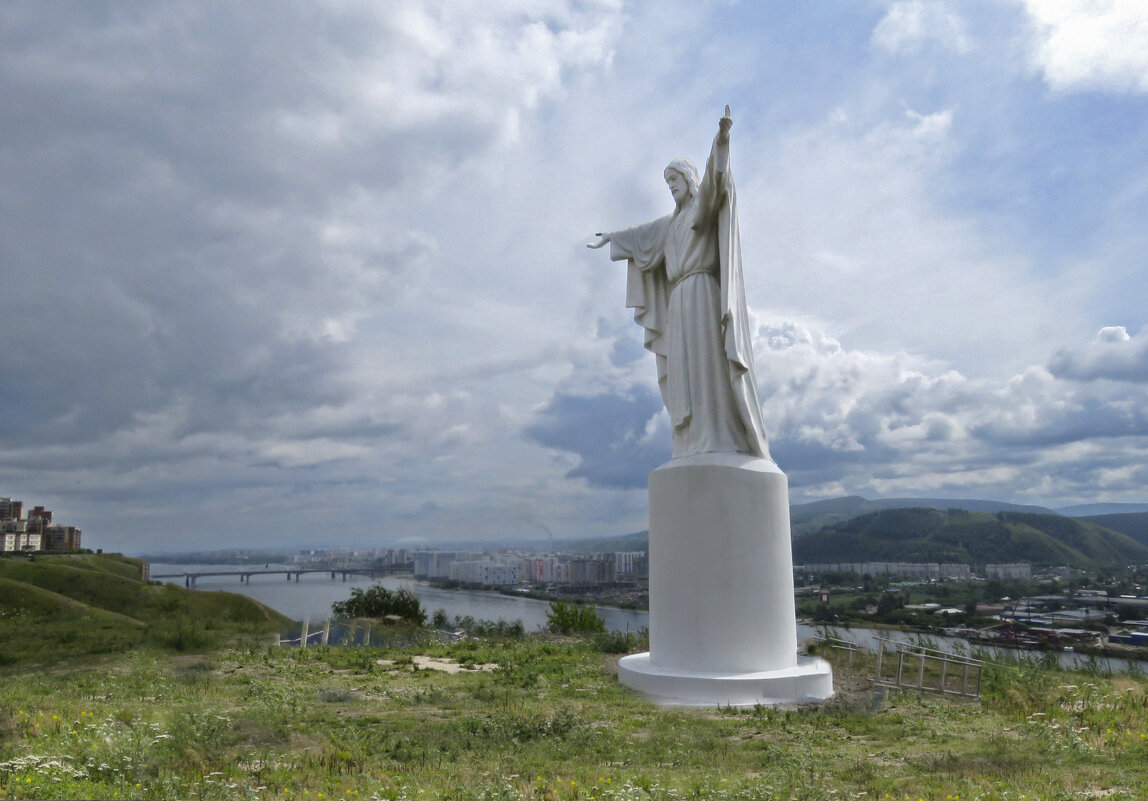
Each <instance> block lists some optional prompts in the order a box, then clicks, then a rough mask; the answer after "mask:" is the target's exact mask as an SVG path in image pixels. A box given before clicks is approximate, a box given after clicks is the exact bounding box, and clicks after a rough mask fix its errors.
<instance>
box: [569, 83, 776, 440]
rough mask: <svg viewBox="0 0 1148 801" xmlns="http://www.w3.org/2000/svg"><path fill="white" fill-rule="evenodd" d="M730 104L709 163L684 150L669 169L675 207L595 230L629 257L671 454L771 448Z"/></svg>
mask: <svg viewBox="0 0 1148 801" xmlns="http://www.w3.org/2000/svg"><path fill="white" fill-rule="evenodd" d="M732 125H733V119H732V117H731V116H730V109H729V106H726V107H725V116H723V117H722V118H721V121H720V122H719V123H718V132H717V135H716V136H715V137H714V142H713V147H712V149H711V150H710V157H709V159H708V160H707V161H706V171H705V174H704V175H703V176H701V178H700V179H699V177H698V169H697V167H695V166H694V163H693V162H692V161H690V160H689V159H687V158H677V159H674V160H673V161H671V162H670V163H669V165H668V166H667V167H666V170H665V179H666V184H667V185H668V186H669V188H670V194H671V195H673V198H674V204H675V209H674V211H673V213H672V214H668V215H666V216H665V217H662V218H660V219H657V220H654V221H653V222H649V223H645V224H643V225H636V226H634V227H633V228H626V229H624V230H621V231H613V232H610V233H606V234H597V236H598V237H599V239H598V241H597V242H592V243H590V244H589V245H587V247H589V248H600V247H602V246H603V245H605V244H607V243H609V244H610V258H611V259H613V260H614V261H621V260H622V259H625V260H626V261H627V262H628V269H627V279H626V306H627V308H632V309H634V320H635V321H636V322H637V323H638V324H639V325H641V326H642V327H643V328H645V344H646V348H647V349H648V350H651V351H653V353H654V355H655V356H656V359H657V365H658V386H659V387H660V388H661V391H662V400H663V402H664V403H665V404H666V410H667V411H668V412H669V414H670V421H671V424H672V427H673V455H674V458H678V457H680V456H692V455H694V454H699V453H718V452H733V453H746V454H751V455H753V456H759V457H762V458H765V459H768V458H769V446H768V443H767V439H766V436H765V427H764V425H763V423H762V417H761V403H760V401H759V400H758V395H757V381H756V379H755V378H754V370H753V351H752V349H751V344H750V331H749V320H748V313H747V311H746V306H745V290H744V285H743V280H742V264H741V240H740V236H739V233H738V218H737V195H736V193H735V192H734V185H733V175H732V174H731V173H730V169H729V131H730V127H731V126H732Z"/></svg>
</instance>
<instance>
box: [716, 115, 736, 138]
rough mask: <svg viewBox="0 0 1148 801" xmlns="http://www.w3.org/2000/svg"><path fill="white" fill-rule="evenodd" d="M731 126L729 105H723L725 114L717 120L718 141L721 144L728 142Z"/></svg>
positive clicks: (731, 118) (731, 117)
mask: <svg viewBox="0 0 1148 801" xmlns="http://www.w3.org/2000/svg"><path fill="white" fill-rule="evenodd" d="M732 127H733V116H732V115H731V114H730V110H729V106H726V107H725V116H723V117H722V118H721V119H720V120H718V141H719V142H721V143H722V144H725V143H727V142H729V129H730V128H732Z"/></svg>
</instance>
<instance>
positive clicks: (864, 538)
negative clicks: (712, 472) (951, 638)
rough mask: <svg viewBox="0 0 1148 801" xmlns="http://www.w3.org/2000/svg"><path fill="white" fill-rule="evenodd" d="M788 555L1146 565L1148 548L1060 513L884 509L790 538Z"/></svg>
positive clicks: (834, 558)
mask: <svg viewBox="0 0 1148 801" xmlns="http://www.w3.org/2000/svg"><path fill="white" fill-rule="evenodd" d="M793 558H794V561H795V562H796V563H798V564H801V563H810V562H814V563H819V562H820V563H824V562H870V561H896V562H956V563H966V564H972V565H983V564H986V563H990V562H993V563H1000V562H1031V563H1033V564H1036V565H1068V566H1070V567H1077V568H1084V569H1091V568H1095V567H1099V566H1102V565H1127V564H1148V546H1145V545H1143V544H1141V543H1138V542H1136V541H1134V540H1132V539H1131V538H1129V537H1128V536H1126V535H1124V534H1120V533H1118V532H1115V531H1110V530H1108V529H1106V528H1103V527H1101V526H1098V525H1095V524H1093V523H1089V522H1086V521H1082V520H1077V519H1073V518H1068V517H1061V516H1059V515H1055V514H1052V515H1044V514H1029V513H1022V512H998V513H996V514H986V513H981V512H967V511H963V510H956V509H953V510H939V509H887V510H884V511H880V512H874V513H871V514H867V515H862V516H860V517H856V518H852V519H850V520H846V521H844V522H841V523H837V524H834V525H831V526H826V527H825V528H823V529H821V530H820V531H817V532H814V533H811V534H806V535H805V536H803V537H799V538H797V539H795V540H794V542H793Z"/></svg>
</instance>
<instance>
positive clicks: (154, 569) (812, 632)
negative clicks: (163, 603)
mask: <svg viewBox="0 0 1148 801" xmlns="http://www.w3.org/2000/svg"><path fill="white" fill-rule="evenodd" d="M300 567H304V569H305V566H301V565H276V564H270V565H267V566H266V567H263V568H261V567H258V566H250V565H249V566H239V565H188V564H162V563H158V562H153V563H152V565H151V573H152V575H153V576H154V575H163V574H165V573H197V572H215V571H230V570H243V569H250V570H285V569H288V568H291V569H297V568H300ZM335 575H336V578H335V579H334V580H333V581H332V580H331V574H330V573H329V572H321V573H308V574H305V575H303V576H301V577H300V579H299V581H298V582H296V581H295V580H294V579H292V580H290V581H288V580H287V579H286V578H285V577H284V576H282V575H276V576H254V577H253V578H252V579H251V580H250V581H248V582H240V580H239V576H204V577H202V578H199V579H198V580H197V581H196V585H195V587H196V589H198V590H203V591H213V590H214V591H226V592H235V593H239V594H240V595H246V596H248V597H249V598H254V599H255V600H256V601H259V602H260V603H263V604H266V605H267V606H269V607H271V608H272V609H274V610H276V611H278V612H282V613H283V614H284V615H287V617H289V618H292V619H294V620H310V621H311V622H312V623H318V622H319V621H322V620H325V619H327V618H328V617H330V616H331V604H333V603H335V602H337V601H345V600H347V599H348V598H350V597H351V589H352V588H353V587H360V588H362V589H366V588H367V587H370V586H371V584H374V583H375V582H378V583H381V584H382V585H383V586H384V587H386V588H387V589H391V590H396V589H399V588H400V587H406V588H408V589H409V590H410V591H411V592H413V593H414V594H415V595H416V596H417V597H418V599H419V601H421V602H422V605H423V610H424V611H426V612H427V615H428V617H429V616H430V615H431V614H433V613H434V611H435V610H436V609H445V610H446V613H447V614H448V615H449V616H450V617H451V619H452V620H453V619H455V618H459V617H463V616H466V615H470V616H471V617H473V618H475V619H476V620H506V621H508V622H511V621H515V620H520V621H522V625H523V627H524V628H525V629H526V630H527V631H541V630H543V629H544V628H545V627H546V612H547V610H548V609H549V608H550V604H549V602H547V601H540V600H537V599H536V598H515V597H512V596H509V595H502V594H501V593H497V592H483V591H481V590H443V589H439V588H438V587H432V586H430V585H429V584H425V583H423V582H419V581H414V580H412V579H409V578H393V577H387V578H381V579H371V578H367V577H365V576H347V580H346V581H343V580H342V576H341V575H340V574H339V573H338V572H337V571H336V573H335ZM164 581H172V582H177V583H179V584H181V585H182V584H183V581H182V580H181V579H164ZM597 609H598V613H599V614H600V615H601V616H602V619H603V620H604V621H605V623H606V628H608V629H609V630H610V631H623V632H625V631H640V630H641V629H644V628H647V627H649V625H650V613H649V612H645V611H641V610H634V609H615V608H614V607H609V606H600V607H597ZM821 631H822V630H821V629H815V628H812V627H810V626H806V625H804V624H802V623H798V624H797V639H798V641H799V642H804V641H805V640H808V639H810V638H812V637H814V636H816V635H817V634H818V633H820V632H821ZM832 634H833V636H836V637H840V638H842V639H845V640H849V641H851V642H853V643H856V644H857V645H860V646H862V647H865V648H869V649H871V650H872V649H875V648H876V647H877V641H876V638H877V637H884V638H886V639H891V640H897V641H902V642H914V643H915V642H917V641H918V636H917V635H916V634H911V633H907V632H901V631H888V630H874V629H866V628H860V627H856V626H854V627H851V628H840V629H836V630H834V631H833V632H832ZM928 640H929V643H930V645H931V647H935V648H938V649H940V650H943V651H949V652H957V653H967V652H968V650H969V643H968V642H966V641H965V640H963V639H960V638H958V637H939V636H938V637H934V636H932V635H929V636H928ZM989 650H995V651H996V653H999V654H1004V655H1016V653H1017V652H1016V651H1013V650H1011V649H989ZM1057 656H1058V659H1059V661H1060V664H1061V665H1062V666H1063V667H1065V668H1072V667H1077V666H1083V665H1087V664H1088V662H1089V657H1088V656H1086V655H1084V654H1078V653H1071V652H1061V653H1058V655H1057ZM1100 664H1101V667H1103V668H1106V669H1109V670H1114V671H1117V672H1128V671H1129V670H1138V671H1140V672H1148V663H1146V662H1136V661H1135V660H1128V659H1123V658H1118V657H1112V658H1108V657H1100ZM1133 666H1135V667H1133Z"/></svg>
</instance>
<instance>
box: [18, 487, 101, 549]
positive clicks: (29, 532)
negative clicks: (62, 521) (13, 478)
mask: <svg viewBox="0 0 1148 801" xmlns="http://www.w3.org/2000/svg"><path fill="white" fill-rule="evenodd" d="M81 533H82V532H81V531H80V529H78V528H76V527H75V526H62V525H59V524H57V523H53V522H52V512H51V510H49V509H45V508H44V507H43V506H35V507H33V508H32V509H30V510H28V514H27V517H25V515H24V502H23V501H17V500H13V499H12V498H0V552H33V551H74V550H77V549H78V548H79V547H80V537H81Z"/></svg>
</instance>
